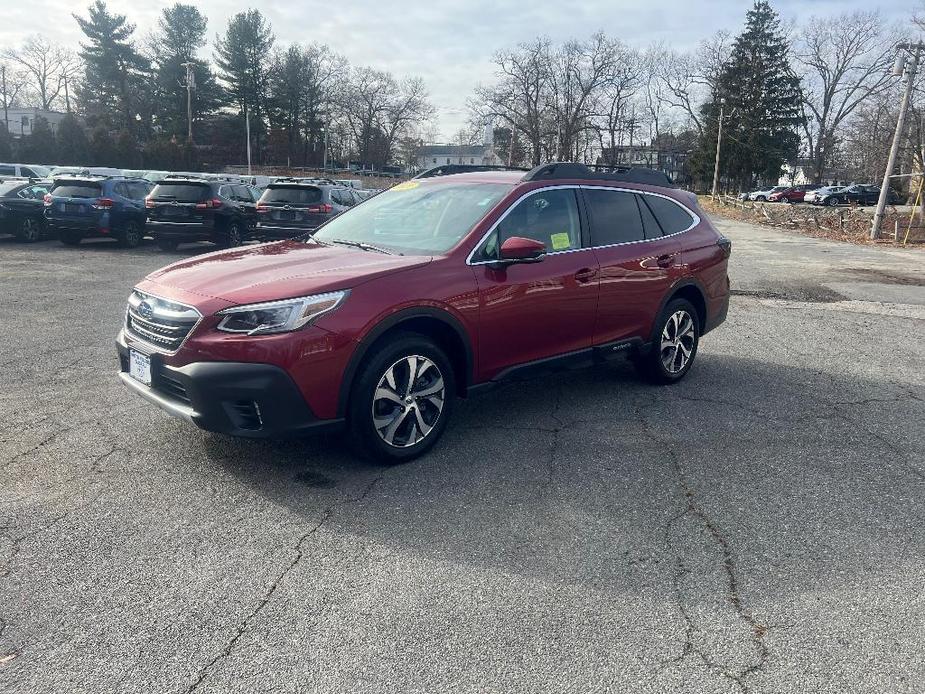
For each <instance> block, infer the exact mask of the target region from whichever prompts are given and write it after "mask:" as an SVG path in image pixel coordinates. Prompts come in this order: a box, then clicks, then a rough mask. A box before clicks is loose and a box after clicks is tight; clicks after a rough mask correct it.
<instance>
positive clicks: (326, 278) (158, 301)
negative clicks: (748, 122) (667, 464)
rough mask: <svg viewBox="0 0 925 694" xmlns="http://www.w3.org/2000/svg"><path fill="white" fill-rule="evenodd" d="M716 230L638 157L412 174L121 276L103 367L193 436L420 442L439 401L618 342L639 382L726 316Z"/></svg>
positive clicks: (686, 364)
mask: <svg viewBox="0 0 925 694" xmlns="http://www.w3.org/2000/svg"><path fill="white" fill-rule="evenodd" d="M729 253H730V242H729V240H728V239H726V238H725V237H723V236H722V235H721V234H720V233H718V232H717V231H716V229H715V228H714V227H713V225H712V224H711V223H710V221H709V220H708V219H707V218H706V216H705V215H704V213H703V212H702V211H701V210H700V208H699V207H698V205H697V201H696V198H695V197H694V196H693V195H691V194H689V193H686V192H683V191H680V190H676V189H674V188H673V187H671V185H670V182H669V181H668V179H667V178H666V177H665V176H664V175H663V174H660V173H658V172H655V171H651V170H645V169H630V170H628V171H616V172H612V173H600V172H596V171H592V170H591V169H589V168H587V167H585V166H583V165H580V164H570V163H559V164H547V165H544V166H540V167H538V168H536V169H534V170H532V171H530V172H528V173H526V174H524V172H522V171H520V172H514V171H481V172H473V173H461V174H454V175H446V176H436V177H432V178H425V179H417V180H411V181H408V182H406V183H402V184H399V185H397V186H395V187H394V188H392V189H391V190H389V191H386V192H384V193H381V194H379V195H377V196H375V197H373V198H370V199H369V200H367V201H366V202H363V203H362V204H360V205H357V206H356V207H354V208H353V209H351V210H349V211H347V212H345V213H344V214H342V215H340V216H338V217H336V218H334V219H332V220H331V221H329V222H327V223H326V224H324V225H323V226H322V227H320V228H319V229H318V230H317V231H316V232H315V233H314V234H312V235H309V236H304V237H301V238H298V239H293V240H289V241H282V242H277V243H269V244H263V245H258V246H251V247H247V248H239V249H234V250H227V251H219V252H216V253H211V254H207V255H201V256H197V257H194V258H190V259H187V260H183V261H180V262H177V263H174V264H172V265H168V266H167V267H165V268H163V269H161V270H158V271H156V272H154V273H152V274H150V275H149V276H148V277H146V278H145V279H144V280H143V281H142V282H141V283H139V284H138V286H137V287H135V290H134V291H133V292H132V294H131V296H130V297H129V301H128V309H127V312H126V315H125V324H124V327H123V329H122V330H121V332H120V334H119V336H118V340H117V342H118V350H119V356H120V360H121V373H120V377H121V379H122V381H123V382H124V383H125V384H126V385H127V386H128V387H129V388H131V389H132V390H134V391H135V392H136V393H138V394H139V395H141V396H142V397H144V398H147V399H148V400H150V401H152V402H153V403H155V404H157V405H159V406H160V407H162V408H163V409H165V410H166V411H167V412H169V413H171V414H173V415H175V416H177V417H181V418H183V419H186V420H188V421H190V422H192V423H194V424H196V425H197V426H199V427H201V428H203V429H207V430H210V431H216V432H222V433H226V434H232V435H235V436H248V437H283V436H288V435H294V434H303V433H307V432H312V431H316V430H319V429H322V428H329V427H339V426H345V427H346V428H347V429H348V431H349V433H350V438H351V441H352V442H353V443H354V444H355V445H357V446H358V447H359V448H360V449H361V450H362V451H363V452H365V453H366V454H368V455H372V456H375V457H378V458H383V459H386V460H390V461H396V462H397V461H402V460H407V459H410V458H412V457H415V456H417V455H420V454H421V453H423V452H425V451H427V450H428V449H429V448H430V447H431V446H433V445H434V443H435V442H436V441H437V439H438V438H439V437H440V435H441V434H442V433H443V431H444V429H445V428H446V426H447V422H448V420H449V418H450V414H451V412H452V409H453V401H454V398H455V397H456V396H467V395H470V394H473V393H475V392H477V391H481V390H484V389H487V388H489V387H491V386H493V385H495V384H497V383H499V382H502V381H506V380H508V379H517V378H522V377H524V376H527V375H534V374H537V373H543V372H547V371H550V370H555V369H559V368H575V367H578V366H585V365H591V364H594V363H596V362H601V361H606V360H609V359H612V358H615V357H619V356H621V355H627V356H629V357H630V358H632V359H633V360H634V361H635V363H636V365H637V366H638V368H639V370H640V371H641V372H642V373H643V374H644V375H645V376H646V377H648V378H649V379H651V380H653V381H655V382H657V383H672V382H675V381H678V380H679V379H681V378H682V377H683V376H684V375H685V374H686V373H687V372H688V370H689V369H690V368H691V364H692V363H693V361H694V357H695V356H696V354H697V345H698V342H699V340H700V338H701V336H703V335H704V334H705V333H706V332H708V331H709V330H711V329H713V328H715V327H716V326H717V325H719V324H720V323H721V322H722V321H723V320H724V319H725V317H726V310H727V307H728V302H729V279H728V276H727V259H728V258H729Z"/></svg>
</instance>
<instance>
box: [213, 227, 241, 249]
mask: <svg viewBox="0 0 925 694" xmlns="http://www.w3.org/2000/svg"><path fill="white" fill-rule="evenodd" d="M241 243H242V238H241V224H240V223H239V222H229V223H228V226H227V227H226V228H225V233H224V234H223V235H222V236H221V237H219V239H218V245H220V246H222V247H223V248H236V247H237V246H240V245H241Z"/></svg>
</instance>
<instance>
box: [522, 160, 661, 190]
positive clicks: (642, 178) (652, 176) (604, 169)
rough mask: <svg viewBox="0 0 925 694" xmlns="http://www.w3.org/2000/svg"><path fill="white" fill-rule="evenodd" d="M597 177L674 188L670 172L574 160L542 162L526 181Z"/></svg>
mask: <svg viewBox="0 0 925 694" xmlns="http://www.w3.org/2000/svg"><path fill="white" fill-rule="evenodd" d="M565 178H571V179H595V180H605V181H620V182H622V183H643V184H646V185H650V186H660V187H662V188H674V183H672V181H671V178H669V177H668V174H666V173H664V172H662V171H656V170H655V169H644V168H638V167H632V168H631V167H625V166H610V165H606V164H592V165H591V166H588V165H587V164H576V163H574V162H553V163H551V164H540V165H539V166H537V167H536V168H535V169H532V170H530V171H528V172H527V174H526V175H525V176H524V177H523V180H524V181H547V180H555V179H565Z"/></svg>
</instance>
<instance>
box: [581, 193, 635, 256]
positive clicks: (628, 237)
mask: <svg viewBox="0 0 925 694" xmlns="http://www.w3.org/2000/svg"><path fill="white" fill-rule="evenodd" d="M585 199H586V200H587V202H588V211H589V212H590V215H591V245H592V246H612V245H614V244H617V243H630V242H632V241H642V240H644V239H645V238H646V236H645V232H644V231H643V225H642V215H641V213H640V211H639V205H638V203H637V202H636V195H635V194H634V193H627V192H624V191H619V190H607V189H604V188H586V189H585Z"/></svg>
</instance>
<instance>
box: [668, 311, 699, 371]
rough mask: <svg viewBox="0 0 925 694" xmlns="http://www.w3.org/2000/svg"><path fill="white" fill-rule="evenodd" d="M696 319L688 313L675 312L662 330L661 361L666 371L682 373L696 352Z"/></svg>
mask: <svg viewBox="0 0 925 694" xmlns="http://www.w3.org/2000/svg"><path fill="white" fill-rule="evenodd" d="M695 340H696V335H695V333H694V319H693V318H692V317H691V314H689V313H688V312H687V311H684V310H680V311H675V312H674V313H672V314H671V317H670V318H668V321H667V322H666V323H665V327H664V329H663V330H662V341H661V359H662V365H663V366H664V367H665V371H667V372H668V373H670V374H672V375H674V374H678V373H681V372H682V371H683V370H684V368H685V367H686V366H687V364H688V362H689V361H690V360H691V354H692V353H693V351H694V341H695Z"/></svg>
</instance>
